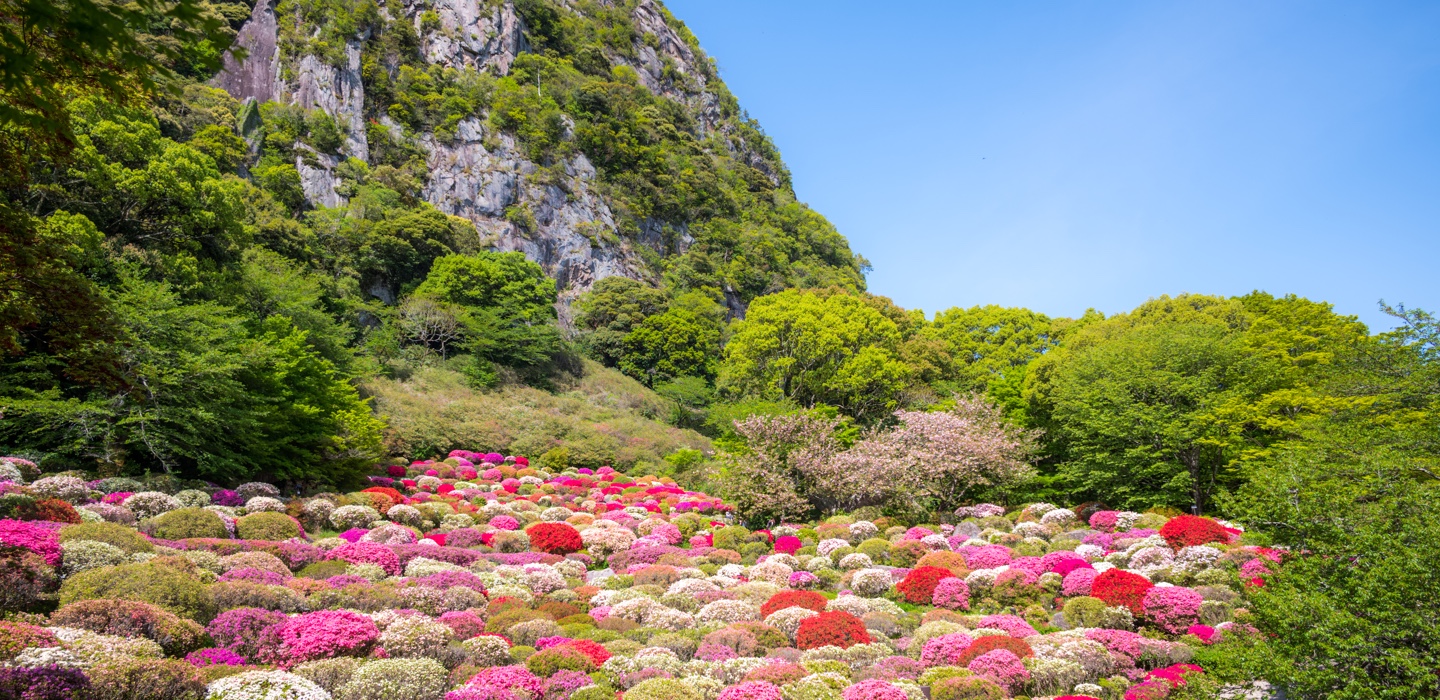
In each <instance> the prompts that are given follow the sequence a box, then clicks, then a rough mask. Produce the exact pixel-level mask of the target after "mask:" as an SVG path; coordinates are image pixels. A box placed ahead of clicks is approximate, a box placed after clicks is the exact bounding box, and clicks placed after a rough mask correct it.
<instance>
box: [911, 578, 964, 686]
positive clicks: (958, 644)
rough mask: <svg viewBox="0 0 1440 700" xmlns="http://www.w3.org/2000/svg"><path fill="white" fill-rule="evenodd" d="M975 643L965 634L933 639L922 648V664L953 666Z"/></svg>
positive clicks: (952, 634) (943, 635)
mask: <svg viewBox="0 0 1440 700" xmlns="http://www.w3.org/2000/svg"><path fill="white" fill-rule="evenodd" d="M946 580H949V579H946ZM974 642H975V640H974V639H972V638H971V637H970V635H968V634H965V633H964V632H951V633H950V634H942V635H940V636H938V637H932V638H930V639H928V640H926V641H925V646H923V647H921V648H920V663H922V664H925V665H926V666H952V665H954V664H955V663H956V662H958V661H959V660H960V655H961V654H963V653H965V650H966V649H968V648H970V645H971V644H973V643H974Z"/></svg>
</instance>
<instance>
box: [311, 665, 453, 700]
mask: <svg viewBox="0 0 1440 700" xmlns="http://www.w3.org/2000/svg"><path fill="white" fill-rule="evenodd" d="M449 687H450V682H449V674H448V673H447V672H446V670H445V667H444V666H442V665H440V663H439V662H437V661H435V660H434V659H382V660H379V661H371V662H369V663H366V664H364V665H362V666H361V667H360V668H358V669H356V671H355V673H354V675H352V676H351V677H350V680H349V681H348V682H346V683H345V684H344V685H342V686H340V687H339V688H338V689H337V690H336V691H335V699H336V700H396V699H397V698H405V699H406V700H442V699H443V698H444V697H445V691H446V690H447V689H448V688H449Z"/></svg>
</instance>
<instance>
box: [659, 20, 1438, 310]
mask: <svg viewBox="0 0 1440 700" xmlns="http://www.w3.org/2000/svg"><path fill="white" fill-rule="evenodd" d="M667 5H668V6H669V7H670V8H671V10H672V11H673V12H674V13H675V14H676V16H678V17H679V18H680V19H682V20H684V21H685V22H686V23H687V24H688V25H689V26H690V28H691V29H692V30H693V31H694V32H695V33H696V35H697V36H698V37H699V38H700V43H701V45H702V46H704V47H705V49H706V51H707V52H708V53H709V54H710V55H712V56H714V57H715V59H716V60H717V62H718V63H719V66H720V72H721V75H722V77H723V78H724V79H725V81H726V83H727V84H728V85H729V86H730V88H731V90H732V91H733V92H734V93H735V94H736V96H737V97H738V98H739V99H740V104H741V105H742V106H743V107H745V108H746V109H747V110H749V112H750V114H751V116H753V117H755V118H756V119H758V120H759V121H760V123H761V125H762V126H763V127H764V128H765V130H766V132H767V133H769V134H770V135H771V137H772V138H774V140H775V142H776V143H777V144H778V145H779V147H780V151H781V153H782V155H783V156H784V158H785V161H786V163H787V164H788V165H789V166H790V169H791V171H792V173H793V174H794V180H795V188H796V191H797V193H798V194H799V196H800V199H801V200H802V201H805V202H807V203H808V204H810V205H811V206H812V207H814V208H815V209H816V210H818V211H819V212H821V213H822V214H824V215H825V216H827V217H828V218H829V219H830V220H831V221H832V222H834V223H835V225H836V226H837V227H839V229H840V231H841V232H842V233H843V234H845V235H846V236H847V237H848V238H849V239H850V243H851V246H852V247H853V248H854V250H855V251H856V252H859V253H860V254H862V255H864V256H865V257H867V258H869V260H870V261H871V263H872V264H873V265H874V271H873V272H872V273H871V274H870V277H869V279H870V291H872V292H874V293H876V294H882V295H885V296H889V297H891V298H893V299H894V300H895V301H896V303H898V304H900V305H902V306H905V307H907V308H922V309H925V310H926V312H927V313H933V312H934V311H936V310H938V309H943V308H948V307H950V306H957V305H958V306H971V305H975V304H991V303H993V304H1001V305H1006V306H1026V307H1030V308H1032V309H1036V310H1038V311H1042V312H1044V313H1048V314H1051V315H1077V314H1080V313H1082V312H1084V310H1085V309H1086V308H1087V307H1094V308H1096V309H1099V310H1100V311H1103V312H1106V313H1114V312H1117V311H1124V310H1127V309H1130V308H1133V307H1134V306H1136V305H1137V304H1139V303H1140V302H1143V301H1144V300H1145V299H1147V298H1149V297H1152V296H1156V295H1160V294H1176V293H1180V292H1186V291H1189V292H1202V293H1211V294H1225V295H1231V294H1243V293H1245V292H1248V291H1250V290H1251V289H1263V290H1266V291H1269V292H1272V293H1275V294H1283V293H1291V292H1293V293H1296V294H1300V295H1303V296H1307V297H1310V298H1312V299H1323V300H1326V301H1329V302H1332V303H1334V304H1335V306H1336V308H1337V310H1339V311H1340V312H1342V313H1350V314H1356V315H1358V316H1360V318H1361V319H1362V320H1364V321H1366V322H1367V323H1369V324H1370V325H1371V327H1372V330H1376V329H1378V328H1380V327H1386V328H1388V327H1389V326H1390V325H1392V324H1390V323H1388V319H1386V318H1385V317H1384V316H1382V315H1381V314H1380V313H1379V312H1378V311H1377V310H1376V301H1377V300H1379V299H1381V298H1384V299H1385V300H1386V301H1388V302H1392V303H1395V302H1403V303H1405V304H1407V305H1409V306H1415V307H1421V308H1425V309H1428V310H1431V311H1436V312H1440V279H1437V276H1436V272H1437V271H1436V260H1437V254H1440V2H1415V3H1399V2H1377V1H1374V0H1363V1H1359V2H1356V1H1348V2H1313V1H1311V2H1289V1H1284V0H1265V2H1254V1H1253V0H1249V1H1245V2H1230V1H1222V0H1205V1H1203V2H1198V1H1197V2H1125V1H1118V0H1107V1H1106V2H1094V1H1086V2H1033V3H998V2H958V1H956V0H946V1H936V2H921V1H919V0H909V1H905V0H889V1H887V2H854V1H849V0H824V1H820V0H669V1H668V2H667Z"/></svg>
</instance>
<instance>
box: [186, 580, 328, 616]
mask: <svg viewBox="0 0 1440 700" xmlns="http://www.w3.org/2000/svg"><path fill="white" fill-rule="evenodd" d="M210 596H211V598H212V599H213V600H214V601H215V609H216V610H217V611H219V610H232V609H234V608H265V609H267V610H279V611H281V612H300V611H301V610H305V609H306V608H307V607H308V604H307V603H306V602H305V596H303V595H301V594H300V592H299V591H296V590H294V589H291V588H286V587H285V586H268V585H265V584H263V583H253V582H250V581H224V582H221V583H217V584H215V585H213V586H210Z"/></svg>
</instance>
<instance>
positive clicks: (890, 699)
mask: <svg viewBox="0 0 1440 700" xmlns="http://www.w3.org/2000/svg"><path fill="white" fill-rule="evenodd" d="M840 697H841V699H842V700H909V698H910V696H909V695H906V694H905V691H904V690H901V689H900V688H898V687H896V686H894V685H891V684H889V683H886V682H885V681H881V680H874V679H871V680H868V681H860V682H859V683H856V684H855V685H852V686H850V687H849V688H846V689H845V690H844V691H843V692H842V693H841V694H840Z"/></svg>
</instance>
